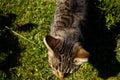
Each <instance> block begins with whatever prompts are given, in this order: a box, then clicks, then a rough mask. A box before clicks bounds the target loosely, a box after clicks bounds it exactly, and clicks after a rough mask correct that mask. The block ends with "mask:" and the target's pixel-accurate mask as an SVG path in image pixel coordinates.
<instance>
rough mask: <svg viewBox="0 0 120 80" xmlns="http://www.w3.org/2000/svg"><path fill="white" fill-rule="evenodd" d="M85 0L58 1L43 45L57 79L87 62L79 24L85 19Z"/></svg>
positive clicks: (86, 53)
mask: <svg viewBox="0 0 120 80" xmlns="http://www.w3.org/2000/svg"><path fill="white" fill-rule="evenodd" d="M85 10H86V3H85V0H58V1H57V7H56V10H55V14H54V18H53V22H52V24H51V28H50V33H49V35H48V36H46V37H45V39H44V43H45V45H46V46H47V48H48V61H49V64H50V66H51V68H52V70H53V73H54V74H55V75H56V76H57V77H58V78H60V79H61V78H63V77H65V75H67V74H70V73H73V72H75V71H76V70H78V68H79V66H80V65H81V64H82V63H83V62H86V61H87V60H88V55H89V53H88V52H87V51H86V50H84V49H83V46H82V40H83V36H82V32H81V27H84V26H82V25H81V24H84V23H83V22H84V21H85V20H86V19H85V12H86V11H85Z"/></svg>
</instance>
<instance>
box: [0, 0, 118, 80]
mask: <svg viewBox="0 0 120 80" xmlns="http://www.w3.org/2000/svg"><path fill="white" fill-rule="evenodd" d="M55 7H56V1H55V0H1V1H0V16H4V17H5V18H6V19H8V18H9V17H10V16H9V14H14V15H16V17H15V19H12V21H11V22H10V23H9V24H8V25H6V24H4V26H8V27H10V29H11V30H7V29H6V28H4V29H1V30H0V36H1V35H2V33H4V32H8V31H10V34H12V35H13V36H14V37H17V38H18V42H19V44H17V45H19V46H20V48H21V51H20V52H19V56H18V58H17V63H19V64H18V65H15V66H12V67H10V68H9V70H8V72H5V71H4V70H2V69H1V70H0V80H58V79H57V78H56V77H55V76H54V75H53V73H52V71H51V69H50V68H49V65H48V61H47V60H48V59H47V49H46V47H45V45H44V44H43V38H44V36H45V35H47V34H48V32H49V26H50V24H51V21H52V18H53V14H54V10H55ZM12 17H14V16H12ZM5 21H6V20H5ZM12 30H13V31H15V32H17V33H18V34H19V35H16V34H14V33H13V32H12ZM20 35H21V36H23V37H24V38H26V39H28V40H30V41H32V42H34V43H35V44H33V43H31V42H29V41H28V40H26V39H24V38H23V37H21V36H20ZM118 48H119V45H118ZM8 51H9V53H2V52H1V53H0V63H1V62H3V61H5V60H7V56H8V54H11V55H12V52H10V50H8ZM117 51H118V49H117ZM16 54H18V53H17V52H16ZM118 55H119V53H118ZM118 59H119V61H120V57H118ZM117 79H120V74H119V75H118V76H116V77H112V78H109V79H108V80H117ZM65 80H103V79H102V78H100V77H98V71H97V69H95V68H94V67H93V66H92V65H91V64H89V63H85V64H83V65H82V67H81V69H80V70H79V71H77V72H76V73H74V74H71V76H69V77H68V78H65Z"/></svg>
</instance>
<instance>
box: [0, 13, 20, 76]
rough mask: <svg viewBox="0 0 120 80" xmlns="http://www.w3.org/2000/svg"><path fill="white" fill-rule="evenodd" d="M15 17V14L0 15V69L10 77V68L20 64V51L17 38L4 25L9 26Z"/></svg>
mask: <svg viewBox="0 0 120 80" xmlns="http://www.w3.org/2000/svg"><path fill="white" fill-rule="evenodd" d="M15 19H16V15H15V14H8V15H6V16H3V15H0V70H2V71H3V72H5V73H6V74H7V77H9V78H10V77H11V74H10V72H9V70H10V68H13V67H15V66H19V65H20V62H19V57H20V52H21V51H22V48H21V47H20V45H19V42H18V38H17V37H16V36H15V35H14V34H13V33H12V32H11V31H9V30H7V29H5V26H8V27H9V28H10V27H11V26H12V24H13V22H14V21H15Z"/></svg>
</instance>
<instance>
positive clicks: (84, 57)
mask: <svg viewBox="0 0 120 80" xmlns="http://www.w3.org/2000/svg"><path fill="white" fill-rule="evenodd" d="M74 52H75V58H74V61H73V62H74V63H75V64H76V65H80V64H82V63H84V62H87V61H88V57H89V53H88V52H87V51H86V50H85V49H83V48H82V47H81V46H80V45H79V44H78V43H76V44H75V45H74Z"/></svg>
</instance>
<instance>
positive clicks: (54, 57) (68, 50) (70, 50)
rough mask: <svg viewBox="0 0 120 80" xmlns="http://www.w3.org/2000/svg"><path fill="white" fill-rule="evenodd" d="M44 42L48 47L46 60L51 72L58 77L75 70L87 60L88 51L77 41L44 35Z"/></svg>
mask: <svg viewBox="0 0 120 80" xmlns="http://www.w3.org/2000/svg"><path fill="white" fill-rule="evenodd" d="M44 43H45V45H46V47H47V48H48V62H49V65H50V67H51V68H52V71H53V73H54V74H55V75H56V76H57V77H58V78H60V79H62V78H64V77H66V76H67V75H69V74H71V73H73V72H75V71H76V70H78V69H79V67H80V65H81V64H82V63H84V62H87V61H88V57H89V53H88V52H87V51H86V50H85V49H83V48H82V47H81V46H80V44H79V42H75V43H72V42H71V41H66V42H65V41H62V40H61V39H56V38H54V37H52V36H46V37H45V38H44Z"/></svg>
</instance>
